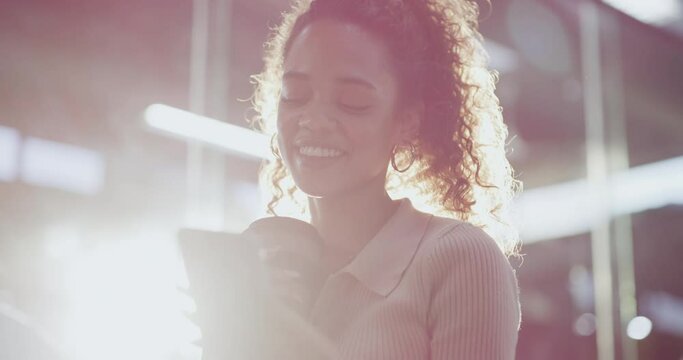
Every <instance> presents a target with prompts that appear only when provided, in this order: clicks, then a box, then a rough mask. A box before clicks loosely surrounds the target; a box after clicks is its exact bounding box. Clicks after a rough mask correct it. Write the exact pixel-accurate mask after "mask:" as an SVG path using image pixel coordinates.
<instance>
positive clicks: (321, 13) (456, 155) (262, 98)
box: [253, 0, 521, 254]
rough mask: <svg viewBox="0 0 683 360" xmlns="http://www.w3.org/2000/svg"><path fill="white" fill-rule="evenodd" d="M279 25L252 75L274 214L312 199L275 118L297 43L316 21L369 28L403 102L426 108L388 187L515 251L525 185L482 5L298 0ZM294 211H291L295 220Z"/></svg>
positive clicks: (441, 0) (434, 0) (454, 0)
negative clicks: (518, 203)
mask: <svg viewBox="0 0 683 360" xmlns="http://www.w3.org/2000/svg"><path fill="white" fill-rule="evenodd" d="M283 16H284V18H283V21H282V23H281V24H280V26H278V27H277V28H275V29H274V31H273V33H272V35H271V37H270V39H269V41H268V42H267V43H266V49H265V51H266V52H265V57H264V60H265V68H264V70H263V72H262V73H261V74H259V75H255V76H253V80H254V82H255V85H256V90H255V93H254V97H253V104H254V109H255V110H256V113H257V116H256V117H255V118H254V119H253V121H254V123H255V125H256V127H257V128H258V129H259V130H261V131H263V132H264V133H266V134H268V135H271V136H272V137H271V139H272V141H271V150H272V152H273V155H274V159H273V160H271V161H268V162H266V163H264V165H263V167H262V170H261V184H262V185H263V186H265V187H266V188H267V191H268V192H269V193H270V194H271V195H272V198H271V200H270V202H269V204H268V212H269V213H271V214H273V215H276V214H277V213H278V211H280V212H281V210H282V208H283V203H284V201H283V200H291V201H289V204H296V205H297V208H298V209H300V211H301V214H306V212H307V202H306V201H305V196H304V195H303V194H302V193H301V192H300V191H299V190H298V189H297V188H296V186H295V184H294V182H293V180H292V178H291V176H290V174H289V173H288V170H287V168H286V167H285V165H284V163H283V161H282V159H281V157H280V155H279V150H278V148H277V141H275V139H276V119H277V111H278V110H277V107H278V102H279V96H280V86H281V77H282V71H283V70H282V66H283V61H284V58H285V56H286V55H287V51H288V50H289V46H290V43H291V41H292V39H294V38H295V37H296V36H297V35H298V33H299V32H300V31H301V30H303V28H305V27H306V25H308V24H310V23H311V22H313V21H316V20H319V19H337V20H340V21H344V22H350V23H353V24H356V25H359V26H361V27H362V28H364V29H367V30H368V31H370V32H371V33H373V34H374V35H376V36H378V37H379V38H380V39H381V40H382V41H384V42H385V43H386V44H387V45H388V48H389V49H390V52H391V54H392V57H393V61H394V64H393V65H394V66H395V67H396V68H395V69H396V70H397V71H396V74H398V76H399V83H400V86H399V87H400V89H401V93H400V96H401V97H402V100H403V101H402V103H404V104H405V103H408V104H410V103H417V102H420V103H421V104H422V105H423V108H424V113H423V118H422V120H421V123H420V129H419V134H418V135H417V138H416V139H415V140H414V142H413V144H412V148H413V151H403V152H401V153H399V154H397V163H398V164H401V166H399V167H404V166H405V165H406V164H409V170H408V171H406V172H402V173H399V172H397V171H395V170H394V169H393V168H392V167H391V166H389V170H388V175H387V190H388V191H389V193H390V195H391V196H392V197H394V198H396V197H398V196H400V195H407V196H408V197H409V198H411V201H412V202H413V203H414V204H415V205H416V207H418V208H420V209H422V210H426V211H429V212H432V213H436V214H439V215H446V216H451V217H454V218H457V219H460V220H463V221H469V222H472V223H474V224H475V225H478V226H480V227H482V228H484V229H485V230H487V231H488V232H489V234H491V236H492V237H494V238H495V239H496V240H497V241H498V242H499V244H500V245H501V248H502V249H503V250H504V251H505V252H506V253H508V254H513V253H514V252H515V251H516V249H517V244H518V236H517V232H516V231H515V229H514V228H513V227H512V226H511V225H510V223H509V221H508V215H509V214H508V211H507V208H508V205H509V203H510V201H511V200H512V197H513V196H514V195H515V194H516V193H517V191H519V189H521V183H520V182H519V181H518V180H516V179H515V178H514V174H513V170H512V167H511V166H510V163H509V162H508V160H507V158H506V151H505V147H506V138H507V136H508V133H507V127H506V125H505V124H504V123H503V119H502V110H501V107H500V104H499V101H498V98H497V97H496V95H495V94H494V89H495V82H496V81H497V74H496V73H495V72H493V71H489V70H488V69H487V61H488V59H487V55H486V53H485V51H484V49H483V38H482V36H481V34H480V33H479V31H478V16H479V9H478V6H477V4H476V3H475V2H473V1H468V0H298V1H296V2H295V3H294V4H293V6H292V8H291V10H290V11H289V12H287V13H285V14H284V15H283ZM290 215H291V214H290Z"/></svg>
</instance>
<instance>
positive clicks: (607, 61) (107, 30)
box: [0, 0, 683, 360]
mask: <svg viewBox="0 0 683 360" xmlns="http://www.w3.org/2000/svg"><path fill="white" fill-rule="evenodd" d="M287 6H288V5H287V2H286V1H285V0H194V1H191V0H144V1H142V0H140V1H97V0H87V1H86V0H62V1H48V0H23V1H11V0H5V1H2V2H0V52H1V54H2V56H0V359H74V360H76V359H79V360H80V359H197V358H199V356H200V350H199V348H197V347H196V346H193V345H192V344H191V343H192V342H193V341H195V340H197V339H198V338H199V337H200V334H199V331H198V329H197V328H196V327H194V326H193V325H192V324H191V323H190V322H189V321H188V320H186V319H185V317H184V314H185V313H186V312H191V311H192V309H193V306H194V304H193V302H192V300H191V299H189V298H188V297H187V296H184V295H182V294H181V293H179V292H178V291H177V288H179V287H180V288H182V287H186V286H187V279H186V275H185V273H184V270H183V264H182V261H181V257H180V254H179V251H178V247H177V243H176V241H177V240H176V232H177V229H178V228H180V227H185V226H192V227H198V228H205V229H210V230H223V231H231V232H235V231H240V230H242V229H243V228H244V227H245V226H246V225H247V224H248V223H249V222H250V221H252V220H253V219H255V218H258V217H260V216H262V215H263V211H262V204H263V201H264V200H263V199H262V196H261V194H260V192H259V188H258V186H257V184H256V180H257V171H258V168H259V161H260V158H261V157H263V156H265V155H264V154H263V150H259V149H262V148H263V144H264V139H263V138H261V137H259V136H256V135H254V134H253V133H250V132H245V131H244V128H246V127H248V123H247V121H246V118H247V117H248V116H249V114H250V110H249V106H250V103H249V101H248V99H249V97H250V94H251V91H252V84H251V83H250V78H249V76H250V75H251V74H256V73H258V72H259V71H260V69H261V66H262V61H261V56H262V49H263V48H262V43H263V41H264V40H265V39H266V36H267V32H268V29H269V28H270V27H272V26H274V25H275V24H277V23H278V21H279V18H280V13H281V12H282V11H284V10H285V9H286V8H287ZM481 29H482V32H483V34H484V36H485V38H486V46H487V48H488V50H489V52H490V57H491V67H492V68H494V69H497V70H498V71H499V72H500V82H499V89H498V95H499V96H500V98H501V102H502V104H503V107H504V116H505V119H506V121H507V123H508V124H509V127H510V133H511V139H510V147H511V149H512V151H511V152H510V158H511V161H512V163H513V165H514V167H515V169H516V170H517V172H518V174H519V179H520V180H522V181H523V182H524V184H525V192H524V193H523V195H522V196H520V197H519V199H518V201H517V203H516V207H515V209H516V210H515V214H516V218H517V221H518V223H519V226H520V229H521V235H522V239H523V241H524V245H523V248H522V253H524V254H525V256H524V261H523V264H522V265H521V266H520V267H519V269H518V270H517V273H518V276H519V281H520V286H521V301H522V311H523V321H522V327H521V333H520V339H519V346H518V351H517V358H519V359H550V358H552V359H601V360H604V359H677V360H680V359H683V281H682V280H681V278H683V261H682V260H681V258H682V256H683V1H681V0H650V1H643V0H609V1H607V0H605V1H604V2H600V1H589V0H584V1H578V0H498V1H495V2H494V4H493V7H492V8H491V7H490V6H488V5H487V4H485V3H483V4H482V17H481ZM199 115H202V116H199ZM188 124H190V125H191V126H188ZM240 131H242V132H240ZM598 327H599V329H600V331H598V332H596V328H598Z"/></svg>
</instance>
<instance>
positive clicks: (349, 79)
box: [282, 71, 377, 90]
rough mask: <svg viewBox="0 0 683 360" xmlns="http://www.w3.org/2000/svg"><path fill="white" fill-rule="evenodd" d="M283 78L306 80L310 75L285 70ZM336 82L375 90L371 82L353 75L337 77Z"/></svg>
mask: <svg viewBox="0 0 683 360" xmlns="http://www.w3.org/2000/svg"><path fill="white" fill-rule="evenodd" d="M282 79H283V80H290V79H291V80H308V79H310V76H308V74H306V73H303V72H300V71H287V72H286V73H285V74H284V75H283V76H282ZM335 80H336V81H337V82H340V83H343V84H350V85H360V86H363V87H366V88H368V89H370V90H377V88H376V87H375V85H373V84H372V83H370V82H368V81H366V80H363V79H362V78H359V77H355V76H342V77H338V78H336V79H335Z"/></svg>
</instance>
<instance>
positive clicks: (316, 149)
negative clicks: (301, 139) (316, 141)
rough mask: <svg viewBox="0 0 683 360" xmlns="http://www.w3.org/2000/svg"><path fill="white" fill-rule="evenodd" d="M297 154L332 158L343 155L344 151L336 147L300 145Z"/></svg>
mask: <svg viewBox="0 0 683 360" xmlns="http://www.w3.org/2000/svg"><path fill="white" fill-rule="evenodd" d="M299 154H300V155H304V156H308V157H316V158H334V157H339V156H342V155H344V152H343V151H341V150H338V149H334V148H326V147H320V146H300V147H299Z"/></svg>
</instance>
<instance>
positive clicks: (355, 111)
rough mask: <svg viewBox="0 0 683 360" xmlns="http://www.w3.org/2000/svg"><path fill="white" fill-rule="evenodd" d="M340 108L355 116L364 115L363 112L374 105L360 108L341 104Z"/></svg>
mask: <svg viewBox="0 0 683 360" xmlns="http://www.w3.org/2000/svg"><path fill="white" fill-rule="evenodd" d="M339 107H340V108H341V109H342V110H344V111H346V112H350V113H353V114H359V113H363V112H365V111H367V110H369V109H370V108H371V107H372V105H361V106H358V105H349V104H343V103H339Z"/></svg>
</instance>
